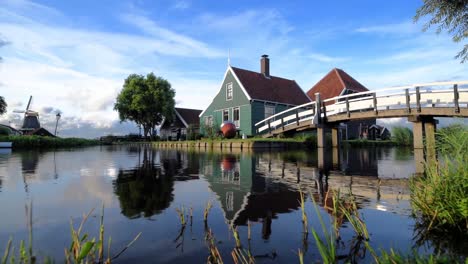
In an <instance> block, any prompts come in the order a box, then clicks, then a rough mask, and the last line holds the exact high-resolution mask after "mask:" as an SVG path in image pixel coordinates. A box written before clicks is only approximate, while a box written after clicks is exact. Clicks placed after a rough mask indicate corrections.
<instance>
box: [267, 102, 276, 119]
mask: <svg viewBox="0 0 468 264" xmlns="http://www.w3.org/2000/svg"><path fill="white" fill-rule="evenodd" d="M268 108H269V109H273V113H272V114H270V115H267V109H268ZM264 111H265V119H266V118H268V117H270V116H273V115H275V112H276V107H275V106H274V105H267V104H265V109H264Z"/></svg>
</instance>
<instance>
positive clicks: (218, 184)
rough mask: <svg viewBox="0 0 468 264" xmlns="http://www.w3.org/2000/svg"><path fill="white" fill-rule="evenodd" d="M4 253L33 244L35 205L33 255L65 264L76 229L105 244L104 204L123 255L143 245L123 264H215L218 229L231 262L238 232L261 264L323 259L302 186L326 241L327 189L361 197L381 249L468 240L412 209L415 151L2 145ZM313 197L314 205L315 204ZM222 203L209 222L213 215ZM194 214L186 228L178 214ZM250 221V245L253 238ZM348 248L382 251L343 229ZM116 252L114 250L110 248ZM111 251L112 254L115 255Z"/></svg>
mask: <svg viewBox="0 0 468 264" xmlns="http://www.w3.org/2000/svg"><path fill="white" fill-rule="evenodd" d="M0 151H1V152H0V251H1V252H3V250H4V249H5V247H6V244H7V241H8V239H9V238H10V237H12V238H13V244H14V245H15V248H18V246H19V243H20V240H22V239H23V240H26V241H27V239H28V227H27V217H26V214H25V205H27V204H29V203H32V208H33V221H32V222H33V223H32V225H33V249H34V252H35V253H36V255H37V256H38V257H39V258H40V259H41V258H42V257H44V256H50V257H53V258H54V259H56V260H57V261H58V262H61V260H62V259H63V256H64V253H63V252H64V248H65V247H68V246H69V245H70V241H71V239H70V220H73V221H74V223H75V226H76V225H77V224H78V223H79V222H80V221H81V219H82V216H83V214H85V213H87V212H89V211H90V210H91V209H93V208H94V209H95V210H94V212H93V213H92V214H91V217H90V218H89V219H88V221H87V222H86V224H85V226H84V230H85V232H87V233H89V235H90V236H92V237H93V236H94V237H98V232H99V219H100V214H101V206H102V204H104V206H105V209H104V215H105V216H104V223H105V237H106V238H108V237H111V238H112V245H111V255H115V254H117V253H118V252H119V251H120V250H121V249H122V248H124V247H125V245H127V243H129V242H130V241H131V240H132V239H133V238H134V237H135V236H136V235H137V234H138V233H140V232H141V233H142V234H141V236H140V238H139V239H138V240H137V241H136V242H135V243H134V244H133V245H132V246H131V247H130V248H129V249H128V250H127V251H125V253H124V254H122V255H121V256H120V257H119V258H118V259H117V260H116V261H117V262H119V263H169V262H170V263H205V262H206V260H207V257H208V252H209V250H208V248H207V243H206V241H205V234H206V231H207V230H211V232H212V234H213V236H214V237H215V241H216V245H217V247H218V249H219V251H220V253H221V255H222V257H223V260H224V262H225V263H232V257H231V252H232V250H233V249H234V247H235V245H236V244H235V240H234V238H233V235H232V230H230V228H229V227H230V226H236V227H237V230H238V232H239V236H240V239H241V242H242V246H243V248H244V249H250V251H251V252H252V255H254V256H255V260H256V262H258V263H294V262H298V255H297V252H298V250H299V249H300V250H301V251H303V252H304V253H305V261H306V263H311V262H315V261H317V260H319V259H320V255H319V253H318V249H317V246H316V244H315V241H314V239H313V236H312V234H311V233H310V234H309V235H308V236H306V235H305V234H304V233H303V228H302V223H301V207H300V202H299V200H300V193H299V188H301V189H302V190H304V193H305V195H306V212H307V214H308V218H309V230H310V229H311V228H315V229H316V230H318V232H319V234H322V231H321V230H322V228H321V226H320V223H319V221H318V217H317V214H316V212H315V209H314V204H316V205H317V206H318V208H319V212H320V215H321V216H322V217H323V219H324V221H325V223H326V224H327V225H329V224H330V223H331V214H330V208H329V207H330V203H331V200H330V197H328V196H327V191H328V190H340V192H341V193H343V194H344V193H350V192H351V193H352V194H353V195H354V196H355V197H356V200H357V205H358V208H359V212H360V214H361V215H362V217H363V219H364V221H365V223H366V224H367V228H368V230H369V233H370V240H369V241H370V244H371V245H372V246H373V247H374V248H375V249H387V250H388V249H390V248H393V249H394V250H396V251H400V252H402V253H411V252H412V251H413V250H416V251H419V252H422V253H430V252H433V251H443V252H447V253H450V254H455V255H457V256H466V255H468V253H467V252H466V251H465V249H466V245H467V243H466V242H467V241H466V239H465V240H463V239H462V241H460V240H459V239H458V240H457V239H454V238H452V237H451V236H450V235H447V234H444V235H443V236H424V235H421V234H420V233H421V231H422V230H423V229H424V227H419V226H418V224H417V221H416V219H415V218H413V217H412V210H411V204H410V202H409V197H410V193H409V188H408V180H407V179H408V177H410V176H411V175H412V174H413V173H414V172H415V166H414V164H415V161H414V155H413V153H412V150H411V149H404V148H354V149H351V148H350V149H342V150H341V151H339V153H332V151H331V150H330V151H328V152H326V153H325V157H321V156H320V155H318V153H317V152H314V151H304V150H297V151H281V150H272V151H269V150H266V151H256V152H240V151H239V152H236V151H232V152H227V151H224V152H221V151H194V150H192V151H187V150H168V149H154V148H150V147H144V146H125V145H123V146H99V147H91V148H82V149H72V150H57V151H13V152H11V151H9V150H0ZM312 199H313V201H314V202H312ZM207 202H211V203H212V204H213V208H212V209H211V211H210V213H209V216H208V226H207V227H205V225H204V222H203V211H204V208H205V206H206V204H207ZM176 209H178V210H184V211H185V215H190V212H191V211H192V212H193V213H192V215H193V217H192V220H190V217H188V218H187V222H188V223H187V225H186V227H185V228H181V225H180V221H179V218H178V214H177V210H176ZM248 226H250V234H251V235H250V236H251V239H250V241H249V240H248V232H249V228H248ZM340 234H341V239H340V241H339V242H338V248H337V250H338V255H339V256H340V258H341V260H342V261H355V262H362V263H365V262H369V261H371V260H372V256H371V254H370V253H369V252H368V251H366V250H365V249H364V246H363V245H362V244H359V241H357V240H356V239H355V234H354V231H353V229H352V228H351V226H350V225H349V223H347V222H344V224H343V226H342V228H341V231H340ZM106 251H107V250H106ZM106 254H107V253H106Z"/></svg>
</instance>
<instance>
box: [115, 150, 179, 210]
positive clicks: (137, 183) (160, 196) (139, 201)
mask: <svg viewBox="0 0 468 264" xmlns="http://www.w3.org/2000/svg"><path fill="white" fill-rule="evenodd" d="M143 154H144V157H143V162H142V163H141V164H140V166H139V167H137V168H135V169H133V170H119V174H118V176H117V179H116V180H115V182H114V192H115V194H116V195H117V196H118V197H119V201H120V207H121V209H122V214H123V215H125V216H127V217H129V218H138V217H141V216H142V215H143V216H144V217H150V216H152V215H154V214H159V213H161V211H162V210H164V209H166V208H168V207H169V205H170V203H171V202H172V200H173V195H172V191H173V185H174V179H173V177H172V176H173V175H172V174H171V173H170V171H171V170H169V172H168V171H165V173H163V170H161V168H160V167H158V166H156V165H155V164H154V162H153V160H154V155H155V153H154V151H153V150H144V153H143ZM150 156H151V157H150Z"/></svg>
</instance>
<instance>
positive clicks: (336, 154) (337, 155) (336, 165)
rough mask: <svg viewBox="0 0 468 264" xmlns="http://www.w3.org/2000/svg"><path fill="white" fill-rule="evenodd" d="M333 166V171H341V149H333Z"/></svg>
mask: <svg viewBox="0 0 468 264" xmlns="http://www.w3.org/2000/svg"><path fill="white" fill-rule="evenodd" d="M332 154H333V157H332V165H333V169H339V166H340V149H339V148H333V149H332Z"/></svg>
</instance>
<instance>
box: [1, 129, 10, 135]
mask: <svg viewBox="0 0 468 264" xmlns="http://www.w3.org/2000/svg"><path fill="white" fill-rule="evenodd" d="M0 135H4V136H8V135H10V129H8V128H6V127H0Z"/></svg>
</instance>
